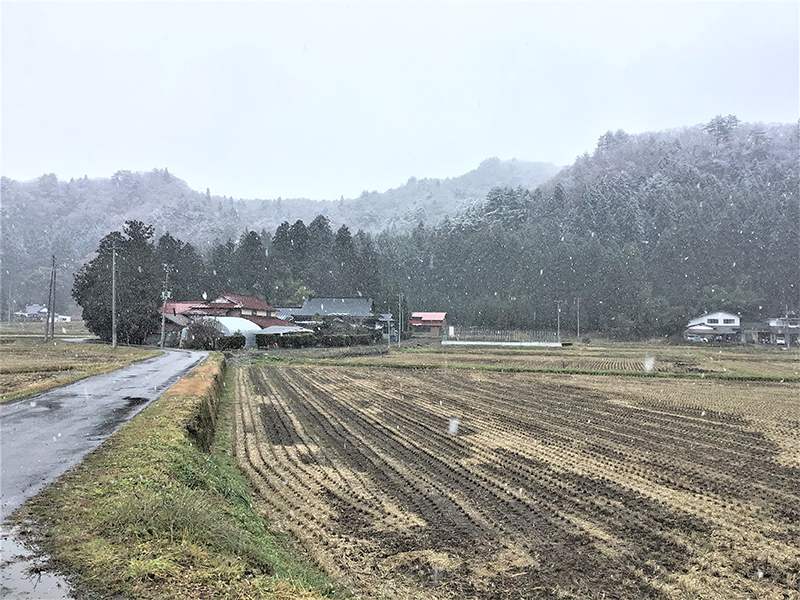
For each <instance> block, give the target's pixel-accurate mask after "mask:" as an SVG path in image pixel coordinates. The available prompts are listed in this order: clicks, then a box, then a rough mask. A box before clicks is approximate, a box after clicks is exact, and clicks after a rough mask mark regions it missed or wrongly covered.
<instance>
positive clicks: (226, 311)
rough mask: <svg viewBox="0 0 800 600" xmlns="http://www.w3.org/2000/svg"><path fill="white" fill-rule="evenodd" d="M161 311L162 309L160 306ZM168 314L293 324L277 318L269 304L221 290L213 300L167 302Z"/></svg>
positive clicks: (264, 323)
mask: <svg viewBox="0 0 800 600" xmlns="http://www.w3.org/2000/svg"><path fill="white" fill-rule="evenodd" d="M159 312H161V309H160V308H159ZM166 312H167V315H172V316H176V315H184V316H186V317H189V318H191V317H242V318H244V319H248V320H249V321H252V322H253V323H256V324H257V325H260V326H261V327H270V326H271V325H281V326H292V325H293V324H292V323H289V322H288V321H284V320H282V319H276V318H275V309H274V308H272V307H271V306H270V305H269V304H267V303H266V302H264V301H263V300H260V299H259V298H254V297H253V296H244V295H242V294H231V293H230V292H220V293H219V294H218V295H217V297H216V298H214V300H213V301H211V302H205V301H200V302H167V311H166Z"/></svg>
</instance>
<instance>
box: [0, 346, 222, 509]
mask: <svg viewBox="0 0 800 600" xmlns="http://www.w3.org/2000/svg"><path fill="white" fill-rule="evenodd" d="M207 355H208V352H194V351H189V350H167V351H166V352H165V353H164V354H163V355H161V356H157V357H155V358H150V359H148V360H145V361H142V362H140V363H136V364H134V365H131V366H128V367H125V368H123V369H118V370H116V371H112V372H111V373H106V374H105V375H97V376H94V377H89V378H87V379H84V380H82V381H78V382H76V383H73V384H72V385H68V386H64V387H61V388H57V389H54V390H51V391H49V392H46V393H44V394H39V395H37V396H30V397H28V398H24V399H22V400H19V401H17V402H13V403H11V404H4V405H0V522H1V521H4V520H5V519H6V517H8V516H9V515H10V514H11V513H12V512H14V511H15V510H16V509H18V508H19V507H20V506H22V505H23V504H24V503H25V501H26V500H28V499H29V498H32V497H33V496H35V495H36V494H38V493H39V492H41V491H42V490H43V489H44V488H45V487H47V486H48V485H50V484H51V483H53V482H54V481H55V480H56V479H57V478H58V477H59V476H60V475H62V474H63V473H64V472H65V471H67V469H69V468H70V467H73V466H74V465H76V464H78V463H79V462H80V461H81V459H82V458H83V457H84V456H85V455H86V454H87V453H88V452H90V451H92V450H94V449H95V448H96V447H97V446H99V445H100V444H101V443H103V441H105V440H106V439H107V438H108V437H109V436H110V435H111V434H112V433H114V432H115V431H116V430H117V429H118V428H119V427H120V426H121V425H122V424H123V423H125V422H126V421H128V420H129V419H130V418H131V417H133V416H134V415H135V414H136V413H138V412H139V411H140V410H142V409H143V408H144V407H145V406H147V405H148V404H149V403H150V402H152V401H153V400H155V399H156V398H158V397H159V396H160V395H161V394H163V393H164V392H165V391H166V390H167V388H169V387H170V386H171V385H172V384H174V383H175V382H176V381H178V379H180V378H181V377H183V376H184V375H185V374H186V373H187V372H189V371H190V370H191V369H192V368H193V367H194V366H195V365H197V364H198V363H199V362H200V361H201V360H202V359H203V358H205V357H206V356H207Z"/></svg>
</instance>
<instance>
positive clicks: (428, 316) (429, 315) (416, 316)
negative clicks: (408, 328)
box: [411, 312, 447, 322]
mask: <svg viewBox="0 0 800 600" xmlns="http://www.w3.org/2000/svg"><path fill="white" fill-rule="evenodd" d="M446 317H447V313H446V312H412V313H411V320H412V321H426V322H427V321H439V322H442V321H444V320H445V318H446Z"/></svg>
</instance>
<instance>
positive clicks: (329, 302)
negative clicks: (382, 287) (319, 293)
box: [294, 298, 372, 317]
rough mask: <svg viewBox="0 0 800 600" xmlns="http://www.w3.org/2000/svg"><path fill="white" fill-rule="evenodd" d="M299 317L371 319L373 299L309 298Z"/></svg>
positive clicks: (304, 303) (298, 312)
mask: <svg viewBox="0 0 800 600" xmlns="http://www.w3.org/2000/svg"><path fill="white" fill-rule="evenodd" d="M294 314H297V315H302V316H312V317H313V316H314V315H317V314H318V315H320V316H322V317H329V316H331V317H332V316H336V317H371V316H372V298H309V299H308V300H306V301H305V302H303V306H302V308H301V309H300V310H299V311H297V312H296V313H294Z"/></svg>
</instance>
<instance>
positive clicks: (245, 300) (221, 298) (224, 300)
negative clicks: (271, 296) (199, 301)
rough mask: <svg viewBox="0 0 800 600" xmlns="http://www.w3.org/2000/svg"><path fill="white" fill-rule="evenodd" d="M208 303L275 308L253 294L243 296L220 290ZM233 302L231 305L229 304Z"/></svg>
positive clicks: (263, 308) (256, 308)
mask: <svg viewBox="0 0 800 600" xmlns="http://www.w3.org/2000/svg"><path fill="white" fill-rule="evenodd" d="M210 304H222V305H226V306H228V307H229V308H250V309H255V310H268V311H273V310H275V309H274V308H272V307H271V306H270V305H269V304H267V303H266V302H264V301H263V300H260V299H259V298H254V297H253V296H243V295H242V294H231V293H230V292H220V293H219V295H218V296H217V297H216V298H215V299H214V301H213V302H211V303H210ZM231 304H233V306H230V305H231Z"/></svg>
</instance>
